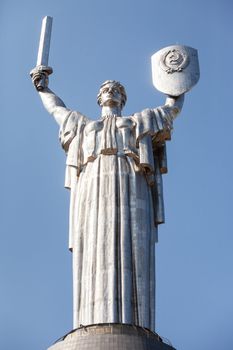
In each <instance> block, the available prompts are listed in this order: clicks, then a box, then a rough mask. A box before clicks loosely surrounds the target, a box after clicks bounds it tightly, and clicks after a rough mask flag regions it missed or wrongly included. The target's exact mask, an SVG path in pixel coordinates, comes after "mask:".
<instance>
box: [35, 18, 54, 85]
mask: <svg viewBox="0 0 233 350" xmlns="http://www.w3.org/2000/svg"><path fill="white" fill-rule="evenodd" d="M52 23H53V18H52V17H50V16H46V17H44V18H43V20H42V26H41V33H40V43H39V49H38V55H37V63H36V68H35V69H34V70H32V72H31V76H32V75H33V73H36V72H41V73H46V74H44V75H43V77H42V78H41V80H40V81H39V83H38V84H37V90H39V91H42V90H44V88H45V87H46V75H49V74H51V73H52V72H53V69H52V68H51V67H49V66H48V62H49V49H50V40H51V33H52Z"/></svg>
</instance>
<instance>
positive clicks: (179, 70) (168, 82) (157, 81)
mask: <svg viewBox="0 0 233 350" xmlns="http://www.w3.org/2000/svg"><path fill="white" fill-rule="evenodd" d="M151 62H152V79H153V85H154V87H155V88H156V89H157V90H159V91H161V92H163V93H165V94H168V95H171V96H179V95H181V94H183V93H185V92H187V91H189V90H190V89H191V88H192V87H193V86H194V85H195V84H196V83H197V82H198V80H199V77H200V71H199V63H198V54H197V50H196V49H193V48H192V47H188V46H181V45H173V46H168V47H165V48H164V49H161V50H159V51H158V52H156V53H155V54H154V55H153V56H152V57H151Z"/></svg>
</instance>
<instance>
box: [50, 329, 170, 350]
mask: <svg viewBox="0 0 233 350" xmlns="http://www.w3.org/2000/svg"><path fill="white" fill-rule="evenodd" d="M93 349H95V350H132V349H133V350H175V348H174V347H172V345H171V344H170V343H167V342H165V341H164V340H163V339H162V338H161V337H160V336H159V335H158V334H156V333H154V332H151V331H149V330H148V329H145V328H141V327H135V326H132V325H128V324H95V325H90V326H88V327H85V326H84V327H81V328H79V329H76V330H74V331H72V332H70V333H69V334H67V335H65V336H64V337H62V338H61V339H60V340H59V341H57V342H56V343H55V344H54V345H52V346H51V347H49V349H48V350H93Z"/></svg>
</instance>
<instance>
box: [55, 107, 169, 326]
mask: <svg viewBox="0 0 233 350" xmlns="http://www.w3.org/2000/svg"><path fill="white" fill-rule="evenodd" d="M173 118H174V113H173V110H172V108H170V109H169V108H168V107H165V106H163V107H159V108H157V109H147V110H144V111H142V112H140V113H136V114H134V115H133V116H129V117H119V116H106V117H104V118H102V119H100V120H96V121H91V120H89V119H88V118H86V117H85V116H83V115H82V114H80V113H79V112H75V111H73V112H70V113H69V114H68V116H67V117H66V119H65V121H64V123H63V124H62V125H61V129H60V140H61V144H62V147H63V148H64V150H65V151H66V153H67V161H66V177H65V186H66V187H67V188H69V189H70V190H71V195H70V234H69V248H70V250H71V251H72V254H73V300H74V305H73V314H74V328H76V327H79V326H80V324H82V325H89V324H96V323H115V322H117V323H128V324H135V325H139V326H142V327H146V328H149V329H151V330H154V328H155V242H156V241H157V226H158V224H159V223H162V222H163V221H164V210H163V191H162V175H161V174H162V173H164V172H166V155H165V142H164V141H165V140H166V139H169V137H170V131H171V128H172V120H173Z"/></svg>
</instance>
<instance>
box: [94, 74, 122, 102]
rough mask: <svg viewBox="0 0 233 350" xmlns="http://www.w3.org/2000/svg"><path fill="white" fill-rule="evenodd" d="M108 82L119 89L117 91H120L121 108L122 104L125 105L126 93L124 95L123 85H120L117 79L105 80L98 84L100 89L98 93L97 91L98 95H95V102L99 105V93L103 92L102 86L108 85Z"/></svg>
mask: <svg viewBox="0 0 233 350" xmlns="http://www.w3.org/2000/svg"><path fill="white" fill-rule="evenodd" d="M108 84H113V85H115V86H116V87H117V88H118V89H119V91H120V93H121V96H122V102H121V108H123V107H124V105H125V103H126V100H127V95H126V92H125V88H124V86H123V85H121V83H120V82H119V81H116V80H106V81H105V82H104V83H103V84H102V85H101V86H100V90H99V93H98V95H97V103H98V105H100V106H101V103H102V101H101V95H102V92H103V89H104V87H105V86H106V85H108Z"/></svg>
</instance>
